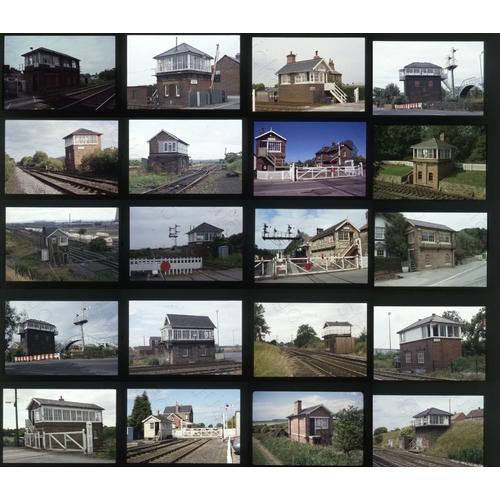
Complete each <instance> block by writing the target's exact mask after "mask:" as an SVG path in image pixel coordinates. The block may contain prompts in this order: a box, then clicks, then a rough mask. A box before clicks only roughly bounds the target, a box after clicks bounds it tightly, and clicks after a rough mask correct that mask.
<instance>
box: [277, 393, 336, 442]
mask: <svg viewBox="0 0 500 500" xmlns="http://www.w3.org/2000/svg"><path fill="white" fill-rule="evenodd" d="M287 419H288V435H289V436H290V439H291V440H292V441H297V442H298V443H311V444H322V445H330V444H332V436H333V413H332V412H331V411H330V410H329V409H328V408H327V407H326V406H325V405H322V404H319V405H315V406H310V407H309V408H302V401H300V400H298V401H295V403H294V404H293V413H292V414H291V415H288V417H287Z"/></svg>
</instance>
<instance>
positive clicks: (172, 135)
mask: <svg viewBox="0 0 500 500" xmlns="http://www.w3.org/2000/svg"><path fill="white" fill-rule="evenodd" d="M162 132H163V133H164V134H167V135H169V136H170V137H172V139H174V140H176V141H179V142H182V144H185V145H186V146H189V144H188V143H187V142H184V141H183V140H182V139H179V138H178V137H176V136H175V135H174V134H171V133H170V132H167V131H166V130H164V129H161V130H160V131H159V132H158V133H157V134H156V135H154V136H153V137H151V139H149V141H147V142H151V141H152V140H153V139H155V138H156V137H158V136H159V135H160V134H161V133H162Z"/></svg>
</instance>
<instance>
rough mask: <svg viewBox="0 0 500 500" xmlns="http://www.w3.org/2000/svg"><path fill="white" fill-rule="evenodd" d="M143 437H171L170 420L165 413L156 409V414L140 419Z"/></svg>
mask: <svg viewBox="0 0 500 500" xmlns="http://www.w3.org/2000/svg"><path fill="white" fill-rule="evenodd" d="M142 425H143V429H144V439H146V440H155V441H163V440H165V439H169V438H171V437H172V422H171V421H170V420H169V419H168V418H167V415H165V414H162V413H160V412H159V411H158V413H157V415H150V416H149V417H146V418H145V419H144V420H143V421H142Z"/></svg>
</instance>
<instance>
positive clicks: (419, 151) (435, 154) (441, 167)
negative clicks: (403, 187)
mask: <svg viewBox="0 0 500 500" xmlns="http://www.w3.org/2000/svg"><path fill="white" fill-rule="evenodd" d="M411 148H412V150H413V184H416V185H419V186H427V187H431V188H434V189H439V183H440V182H441V181H442V180H443V179H444V178H445V177H448V176H449V175H450V174H452V173H453V171H454V170H455V150H456V149H457V148H456V147H455V146H453V145H452V144H448V143H447V142H444V134H441V136H440V138H439V139H435V138H432V139H428V140H426V141H424V142H421V143H419V144H415V145H414V146H412V147H411Z"/></svg>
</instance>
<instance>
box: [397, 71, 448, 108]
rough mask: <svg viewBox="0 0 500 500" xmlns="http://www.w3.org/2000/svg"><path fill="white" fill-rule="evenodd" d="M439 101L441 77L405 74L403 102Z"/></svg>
mask: <svg viewBox="0 0 500 500" xmlns="http://www.w3.org/2000/svg"><path fill="white" fill-rule="evenodd" d="M432 101H441V77H439V76H408V75H407V76H406V79H405V102H406V103H414V102H432Z"/></svg>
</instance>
